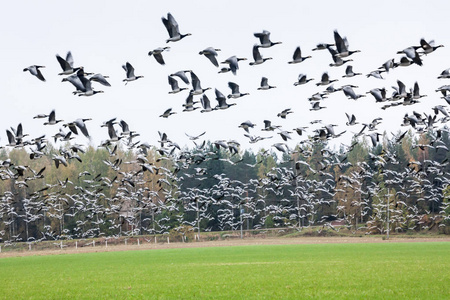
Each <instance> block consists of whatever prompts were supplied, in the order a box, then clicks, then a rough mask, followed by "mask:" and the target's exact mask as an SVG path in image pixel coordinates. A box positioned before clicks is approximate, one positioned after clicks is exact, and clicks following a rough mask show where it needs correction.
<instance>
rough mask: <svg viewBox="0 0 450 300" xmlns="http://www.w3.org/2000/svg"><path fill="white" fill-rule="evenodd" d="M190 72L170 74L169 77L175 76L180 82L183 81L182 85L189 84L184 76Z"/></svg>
mask: <svg viewBox="0 0 450 300" xmlns="http://www.w3.org/2000/svg"><path fill="white" fill-rule="evenodd" d="M190 72H192V71H191V70H181V71H178V72H175V73H172V74H170V76H177V77H178V78H180V79H181V80H183V82H184V83H186V84H189V79H188V77H187V75H186V73H190Z"/></svg>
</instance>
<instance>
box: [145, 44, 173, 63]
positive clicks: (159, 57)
mask: <svg viewBox="0 0 450 300" xmlns="http://www.w3.org/2000/svg"><path fill="white" fill-rule="evenodd" d="M169 49H170V47H162V48H156V49H154V50H152V51H149V52H148V56H152V55H153V57H154V58H155V59H156V61H157V62H158V63H159V64H160V65H165V64H166V63H165V62H164V59H163V56H162V53H163V51H165V50H169Z"/></svg>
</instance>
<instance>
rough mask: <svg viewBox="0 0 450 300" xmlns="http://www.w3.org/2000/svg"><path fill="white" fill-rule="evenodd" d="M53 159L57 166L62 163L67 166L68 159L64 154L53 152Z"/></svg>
mask: <svg viewBox="0 0 450 300" xmlns="http://www.w3.org/2000/svg"><path fill="white" fill-rule="evenodd" d="M52 159H53V161H54V162H55V166H56V168H57V169H58V168H59V165H60V164H62V165H63V166H64V167H67V160H66V159H65V158H64V156H62V155H56V154H53V158H52Z"/></svg>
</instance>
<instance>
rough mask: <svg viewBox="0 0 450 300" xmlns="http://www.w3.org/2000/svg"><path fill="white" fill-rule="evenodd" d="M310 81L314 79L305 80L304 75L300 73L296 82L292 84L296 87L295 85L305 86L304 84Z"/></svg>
mask: <svg viewBox="0 0 450 300" xmlns="http://www.w3.org/2000/svg"><path fill="white" fill-rule="evenodd" d="M311 80H314V78H309V79H306V74H302V73H300V74H299V75H298V80H297V81H296V82H294V85H295V86H297V85H302V84H306V83H308V82H310V81H311Z"/></svg>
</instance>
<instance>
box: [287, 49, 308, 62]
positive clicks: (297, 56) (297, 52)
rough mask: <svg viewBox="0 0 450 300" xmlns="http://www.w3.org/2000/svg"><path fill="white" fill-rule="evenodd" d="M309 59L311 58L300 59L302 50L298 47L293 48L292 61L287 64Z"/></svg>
mask: <svg viewBox="0 0 450 300" xmlns="http://www.w3.org/2000/svg"><path fill="white" fill-rule="evenodd" d="M308 58H311V56H309V55H308V56H305V57H302V50H301V49H300V47H297V48H295V51H294V55H293V56H292V60H291V61H289V62H288V64H298V63H301V62H303V61H305V60H306V59H308Z"/></svg>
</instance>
